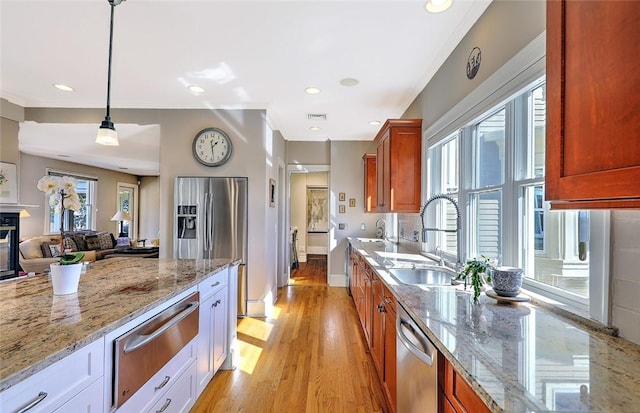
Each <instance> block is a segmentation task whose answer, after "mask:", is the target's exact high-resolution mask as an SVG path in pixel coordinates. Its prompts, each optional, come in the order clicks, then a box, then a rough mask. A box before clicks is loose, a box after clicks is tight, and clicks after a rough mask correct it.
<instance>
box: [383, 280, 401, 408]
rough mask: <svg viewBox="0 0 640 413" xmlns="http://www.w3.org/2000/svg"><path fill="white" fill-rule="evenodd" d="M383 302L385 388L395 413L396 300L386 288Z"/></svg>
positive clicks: (396, 399)
mask: <svg viewBox="0 0 640 413" xmlns="http://www.w3.org/2000/svg"><path fill="white" fill-rule="evenodd" d="M383 301H384V304H383V305H384V311H383V314H384V333H383V334H384V343H383V347H384V382H383V388H384V392H385V395H386V396H387V400H388V401H389V406H390V408H391V413H393V412H395V410H396V405H397V401H398V398H397V391H396V381H397V374H396V371H397V368H396V363H397V361H396V318H397V314H398V313H397V310H396V305H397V304H396V299H395V297H394V296H393V295H391V293H390V292H389V290H388V289H387V288H386V287H384V289H383Z"/></svg>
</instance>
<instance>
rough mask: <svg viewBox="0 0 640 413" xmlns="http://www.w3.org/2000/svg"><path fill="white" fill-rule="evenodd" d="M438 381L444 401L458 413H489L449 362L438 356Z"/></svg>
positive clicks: (440, 355)
mask: <svg viewBox="0 0 640 413" xmlns="http://www.w3.org/2000/svg"><path fill="white" fill-rule="evenodd" d="M438 370H439V371H438V381H440V380H442V382H441V383H440V386H441V389H442V391H443V392H444V394H445V396H446V399H447V400H448V401H449V402H450V403H451V406H452V407H453V408H454V409H455V411H457V412H458V413H489V409H488V408H487V406H486V405H485V404H484V402H483V401H482V400H481V399H480V396H478V395H477V394H476V392H475V391H474V390H473V389H472V388H471V386H470V385H469V384H468V383H467V382H466V381H465V380H464V379H463V378H462V377H460V375H459V374H458V372H456V371H455V370H454V369H453V366H452V365H451V363H449V360H447V359H446V358H445V357H444V356H443V355H442V354H438Z"/></svg>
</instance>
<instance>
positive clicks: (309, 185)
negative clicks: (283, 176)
mask: <svg viewBox="0 0 640 413" xmlns="http://www.w3.org/2000/svg"><path fill="white" fill-rule="evenodd" d="M288 183H289V185H288V193H289V199H288V208H287V210H288V212H289V214H288V222H289V229H290V236H289V241H290V248H289V255H290V257H289V258H290V259H289V264H290V265H289V268H288V274H289V277H288V278H289V282H288V284H289V285H292V284H295V279H294V278H292V277H295V271H293V270H295V269H297V268H299V266H300V265H304V264H305V263H307V262H308V261H309V259H312V260H313V261H314V262H317V261H318V260H321V261H324V263H326V264H325V265H323V266H322V268H324V270H323V271H324V272H326V273H327V277H328V268H330V266H329V258H330V254H329V238H330V237H329V234H330V230H331V225H330V216H331V214H330V195H329V194H330V193H331V192H330V190H329V167H328V166H324V165H320V166H313V167H301V166H299V165H295V166H290V167H289V180H288ZM294 248H295V249H294Z"/></svg>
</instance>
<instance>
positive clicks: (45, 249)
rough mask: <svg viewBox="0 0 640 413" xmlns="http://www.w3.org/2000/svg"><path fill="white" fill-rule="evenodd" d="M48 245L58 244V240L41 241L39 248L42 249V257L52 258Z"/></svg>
mask: <svg viewBox="0 0 640 413" xmlns="http://www.w3.org/2000/svg"><path fill="white" fill-rule="evenodd" d="M50 245H60V242H59V241H43V242H42V244H41V245H40V249H41V250H42V258H53V256H52V255H51V249H50V248H49V246H50Z"/></svg>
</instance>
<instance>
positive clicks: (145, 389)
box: [117, 337, 198, 413]
mask: <svg viewBox="0 0 640 413" xmlns="http://www.w3.org/2000/svg"><path fill="white" fill-rule="evenodd" d="M197 342H198V338H197V337H196V338H194V339H193V340H191V341H190V342H189V344H187V345H186V346H185V347H184V348H183V349H182V350H180V352H178V354H176V355H175V356H174V357H173V358H172V359H171V360H169V362H167V364H165V365H164V367H162V368H161V369H160V370H159V371H158V372H157V373H156V374H154V375H153V377H151V379H149V381H148V382H146V383H145V384H144V385H143V386H142V387H141V388H140V389H139V390H138V391H137V392H136V393H135V394H134V395H133V396H131V398H130V399H129V400H127V401H126V403H124V404H123V405H122V406H120V408H119V409H118V410H117V412H118V413H125V412H131V413H140V412H144V411H148V410H149V409H150V407H151V406H153V405H155V404H156V403H157V402H158V401H159V400H160V399H161V398H162V397H163V395H164V394H165V393H166V391H167V389H169V388H170V387H171V386H172V385H173V384H174V383H176V382H177V380H178V378H179V377H180V375H181V374H182V373H183V372H184V371H185V370H187V369H188V368H189V366H190V365H191V364H192V362H193V361H194V360H195V349H196V345H197ZM163 400H164V399H163Z"/></svg>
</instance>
